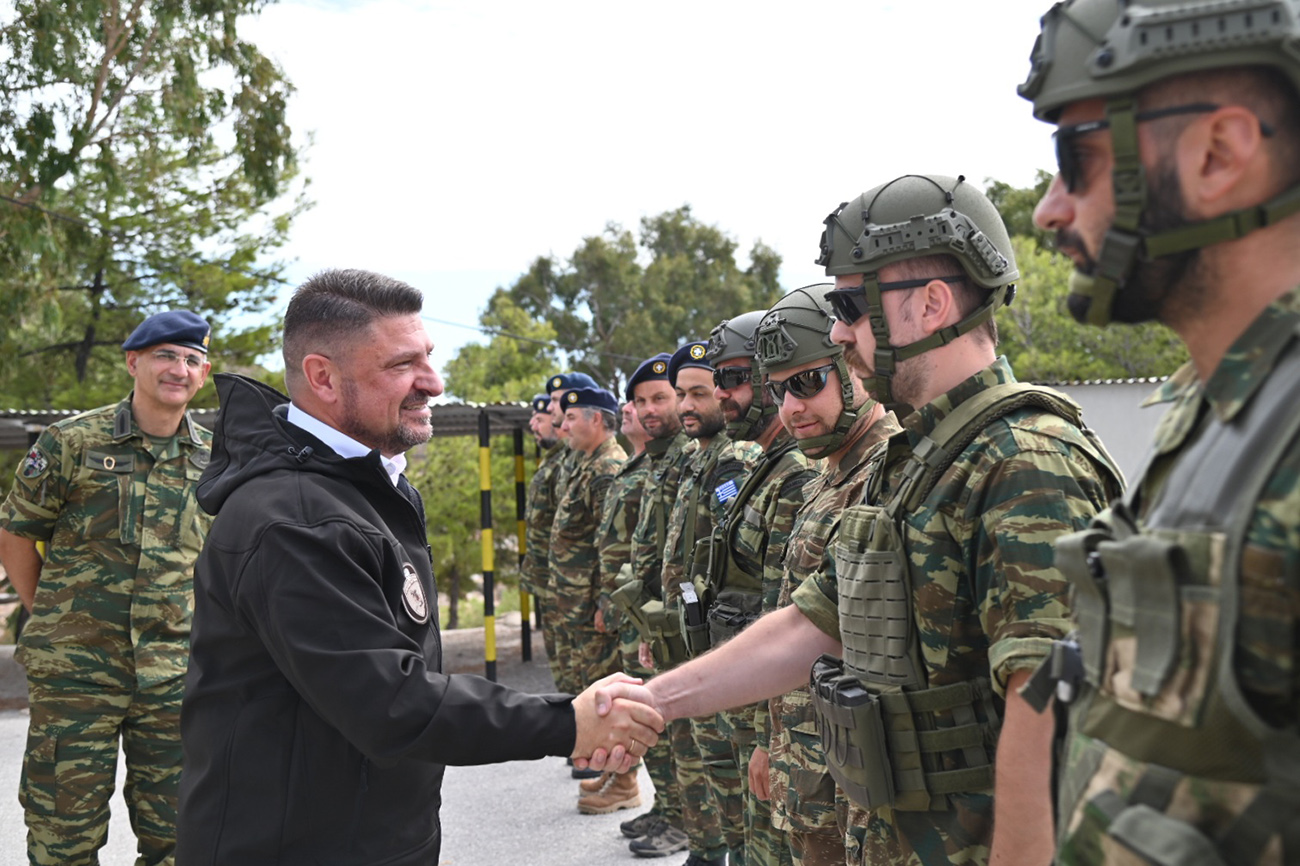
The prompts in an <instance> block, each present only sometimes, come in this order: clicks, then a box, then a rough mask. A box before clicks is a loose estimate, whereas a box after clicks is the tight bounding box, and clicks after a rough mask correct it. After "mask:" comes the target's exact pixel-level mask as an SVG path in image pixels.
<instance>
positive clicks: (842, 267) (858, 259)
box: [817, 174, 1020, 405]
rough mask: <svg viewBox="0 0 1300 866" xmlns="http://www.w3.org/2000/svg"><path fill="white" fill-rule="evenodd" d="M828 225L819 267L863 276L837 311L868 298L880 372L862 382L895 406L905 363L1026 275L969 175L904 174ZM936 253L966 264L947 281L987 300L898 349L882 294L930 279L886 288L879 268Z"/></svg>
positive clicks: (987, 314) (987, 313)
mask: <svg viewBox="0 0 1300 866" xmlns="http://www.w3.org/2000/svg"><path fill="white" fill-rule="evenodd" d="M825 225H826V229H825V231H823V232H822V240H821V256H820V257H819V258H818V259H817V264H819V265H822V266H824V267H825V268H826V273H827V275H829V276H839V275H842V274H862V275H863V280H862V288H861V289H858V288H848V289H837V290H835V291H834V292H833V293H832V294H831V296H830V298H831V300H832V301H833V302H834V303H835V304H836V305H837V306H838V305H840V304H845V305H846V306H850V307H851V306H853V305H852V304H849V303H848V301H847V298H848V296H854V297H857V296H863V295H865V300H866V305H865V306H866V312H865V315H866V316H867V317H868V318H869V319H870V322H871V332H872V334H873V335H874V336H875V338H876V354H875V358H874V361H875V363H874V364H873V368H874V370H875V375H873V376H872V377H871V378H869V379H866V380H864V384H865V385H866V386H867V390H868V391H869V392H870V393H871V394H872V396H874V397H875V398H876V399H878V400H880V401H881V402H882V403H885V404H886V405H889V404H891V403H893V402H894V399H893V393H892V388H891V380H892V379H893V377H894V372H895V370H896V369H897V367H898V364H899V362H901V361H905V360H907V359H908V358H912V357H915V356H916V355H920V354H921V353H922V352H928V351H930V350H931V349H934V348H936V347H938V346H941V345H943V344H945V343H949V342H951V341H952V340H954V339H956V338H957V337H960V336H961V335H962V334H965V333H968V332H969V331H972V330H974V329H975V328H976V327H978V326H979V325H981V324H983V323H984V322H986V321H988V320H989V319H990V318H991V317H992V316H993V312H994V310H996V309H997V308H998V307H1000V306H1002V305H1003V304H1004V303H1005V304H1009V303H1011V299H1012V298H1013V297H1014V296H1015V291H1016V290H1015V285H1014V282H1015V280H1017V279H1018V278H1019V277H1020V272H1019V271H1017V270H1016V257H1015V253H1014V252H1013V251H1012V249H1011V238H1010V236H1009V235H1008V234H1007V227H1006V225H1005V224H1004V223H1003V222H1002V216H1001V215H1000V214H999V213H998V211H997V208H995V207H994V206H993V203H992V202H990V201H989V200H988V198H987V197H986V196H985V195H984V193H982V192H980V191H979V190H978V189H977V188H976V187H974V186H972V185H970V184H968V183H966V178H965V177H964V176H958V177H956V178H951V177H945V176H943V175H920V174H907V175H903V176H902V177H899V178H895V179H894V180H891V181H890V182H889V183H886V184H883V185H882V186H878V187H876V188H875V189H871V190H868V191H867V192H864V193H863V194H862V195H860V196H858V197H857V198H856V199H854V200H853V201H852V202H844V203H843V204H841V205H840V206H839V207H838V208H837V209H836V210H835V211H834V212H833V213H832V214H831V215H830V216H828V217H827V218H826V220H825ZM938 255H949V256H953V257H954V258H956V260H957V261H958V262H959V263H960V265H961V269H962V273H961V274H953V275H951V276H948V277H945V279H947V280H948V281H950V282H951V281H955V280H961V279H965V280H968V281H970V282H971V283H973V284H974V285H976V286H979V287H980V288H984V289H989V290H990V292H989V296H988V297H987V298H986V299H985V300H984V302H983V303H981V304H980V305H979V306H978V307H976V308H975V309H974V310H972V311H971V313H970V314H969V315H968V316H966V317H965V318H964V319H962V320H961V321H960V322H957V323H956V324H954V325H951V326H950V327H947V328H944V329H943V330H942V331H938V332H937V333H934V334H931V335H930V336H929V337H926V338H924V339H922V340H917V341H916V342H914V343H910V344H908V345H906V346H895V345H894V344H893V343H892V342H891V341H890V339H889V323H888V322H887V321H886V320H885V314H884V304H883V301H882V293H883V292H886V291H889V290H891V289H904V288H911V287H913V286H918V285H923V284H924V283H925V282H927V281H926V280H921V281H916V280H903V281H901V282H894V283H882V282H881V281H880V269H881V268H883V267H885V266H886V265H891V264H895V263H897V262H903V261H908V260H910V259H918V258H925V257H927V256H938ZM841 318H846V316H845V315H841Z"/></svg>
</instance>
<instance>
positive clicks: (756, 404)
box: [727, 358, 776, 442]
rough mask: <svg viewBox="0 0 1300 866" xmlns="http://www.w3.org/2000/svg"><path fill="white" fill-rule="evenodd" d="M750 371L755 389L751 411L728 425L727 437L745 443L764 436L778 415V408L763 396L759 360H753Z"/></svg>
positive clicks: (750, 382) (751, 381) (750, 406)
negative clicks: (768, 426)
mask: <svg viewBox="0 0 1300 866" xmlns="http://www.w3.org/2000/svg"><path fill="white" fill-rule="evenodd" d="M749 369H750V372H749V384H750V387H751V388H752V389H753V391H752V393H753V398H752V399H751V400H750V401H749V409H748V410H746V412H745V414H744V416H742V417H740V418H737V419H736V420H735V421H732V422H730V423H728V424H727V435H728V436H730V437H731V438H732V439H736V440H739V441H744V442H752V441H754V440H755V439H757V438H758V437H760V436H762V435H763V431H764V430H766V429H767V425H768V424H769V423H770V422H771V420H772V416H774V415H776V406H775V405H774V404H768V403H767V398H766V397H765V396H764V395H763V373H762V371H761V368H760V365H759V363H758V359H757V358H754V359H753V363H752V364H751V365H750V368H749Z"/></svg>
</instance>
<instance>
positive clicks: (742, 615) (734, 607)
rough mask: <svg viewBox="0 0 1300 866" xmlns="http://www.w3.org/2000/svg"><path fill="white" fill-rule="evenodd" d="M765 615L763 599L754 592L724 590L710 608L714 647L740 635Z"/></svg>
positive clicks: (710, 630)
mask: <svg viewBox="0 0 1300 866" xmlns="http://www.w3.org/2000/svg"><path fill="white" fill-rule="evenodd" d="M762 613H763V597H762V596H760V595H759V594H757V593H753V592H742V591H739V590H733V589H724V590H722V592H720V593H718V600H717V601H716V602H715V603H714V605H713V607H711V608H709V637H710V639H711V641H712V642H713V645H714V646H717V645H718V644H720V643H722V642H723V641H725V640H729V639H731V638H733V637H735V636H736V635H738V634H740V633H741V632H742V631H744V630H745V629H746V628H748V627H749V626H751V625H753V623H754V621H755V620H757V619H758V618H759V616H761V615H762Z"/></svg>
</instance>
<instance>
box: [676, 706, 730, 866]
mask: <svg viewBox="0 0 1300 866" xmlns="http://www.w3.org/2000/svg"><path fill="white" fill-rule="evenodd" d="M669 731H670V733H671V734H672V749H673V761H674V765H675V768H676V771H677V787H678V790H680V791H681V794H682V829H683V830H685V831H686V835H687V836H688V837H690V840H691V853H692V854H694V855H696V856H699V857H703V858H705V859H706V860H714V859H717V858H719V857H722V856H724V855H726V854H727V852H728V850H729V849H730V847H731V845H730V843H729V841H728V839H727V837H726V835H724V833H723V828H722V822H723V818H722V815H721V813H720V807H719V803H718V801H717V797H716V795H715V793H714V789H715V786H714V785H713V784H711V783H710V781H709V773H710V772H711V771H712V772H716V771H717V769H718V765H719V764H721V763H723V762H724V761H725V760H730V761H731V772H732V773H733V774H734V773H735V761H734V759H732V758H731V756H730V753H731V743H729V742H728V741H727V740H726V739H724V738H723V737H722V736H721V735H720V734H718V730H717V725H716V724H714V721H713V717H712V716H710V717H708V718H706V719H676V720H674V721H672V722H669ZM720 744H721V745H720ZM724 746H725V750H724V749H723V748H722V747H724ZM732 819H733V820H734V821H735V823H734V824H733V825H732V826H733V828H734V829H733V833H734V832H735V831H736V830H738V831H739V833H738V834H736V835H738V836H739V843H740V844H743V842H744V829H743V828H744V817H743V816H742V815H741V814H739V813H737V814H736V815H734V816H732Z"/></svg>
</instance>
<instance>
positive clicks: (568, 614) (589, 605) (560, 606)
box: [549, 436, 627, 694]
mask: <svg viewBox="0 0 1300 866" xmlns="http://www.w3.org/2000/svg"><path fill="white" fill-rule="evenodd" d="M626 459H627V453H626V452H625V451H624V450H623V447H622V446H621V445H619V444H618V440H616V439H614V438H613V437H612V436H611V437H610V438H609V439H606V440H605V441H604V442H602V443H601V444H600V445H598V446H597V447H596V449H595V450H594V451H593V452H592V453H591V454H584V453H583V452H581V451H574V452H573V460H572V461H571V466H570V471H569V475H568V479H567V481H568V483H567V485H566V487H565V488H564V491H563V493H562V494H561V496H560V499H559V503H558V504H557V506H556V509H555V520H554V522H552V524H551V545H550V555H549V558H550V567H551V586H552V588H553V590H554V601H555V611H556V620H557V622H558V623H559V628H557V629H556V635H555V644H556V652H557V653H558V654H559V656H560V666H561V670H562V671H563V672H564V675H565V680H564V681H563V682H561V683H559V686H560V688H561V689H562V690H563V691H567V692H569V693H571V694H577V693H578V692H580V691H582V690H583V689H584V688H586V686H587V685H588V684H589V683H591V682H593V681H594V680H595V679H598V678H599V677H596V676H594V674H595V672H596V668H597V666H598V665H599V664H600V663H601V661H602V659H601V658H600V654H601V652H602V647H603V646H604V643H603V640H602V638H603V636H602V635H601V634H599V633H598V632H597V631H596V625H595V618H596V596H597V594H598V593H599V591H600V557H599V553H598V551H597V549H596V529H597V526H598V524H599V522H600V515H601V510H602V509H603V508H604V506H605V494H606V492H607V491H608V490H609V488H610V485H611V484H612V483H613V481H614V475H615V473H617V472H618V470H619V468H620V467H621V466H622V465H623V462H624V461H625V460H626Z"/></svg>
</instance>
